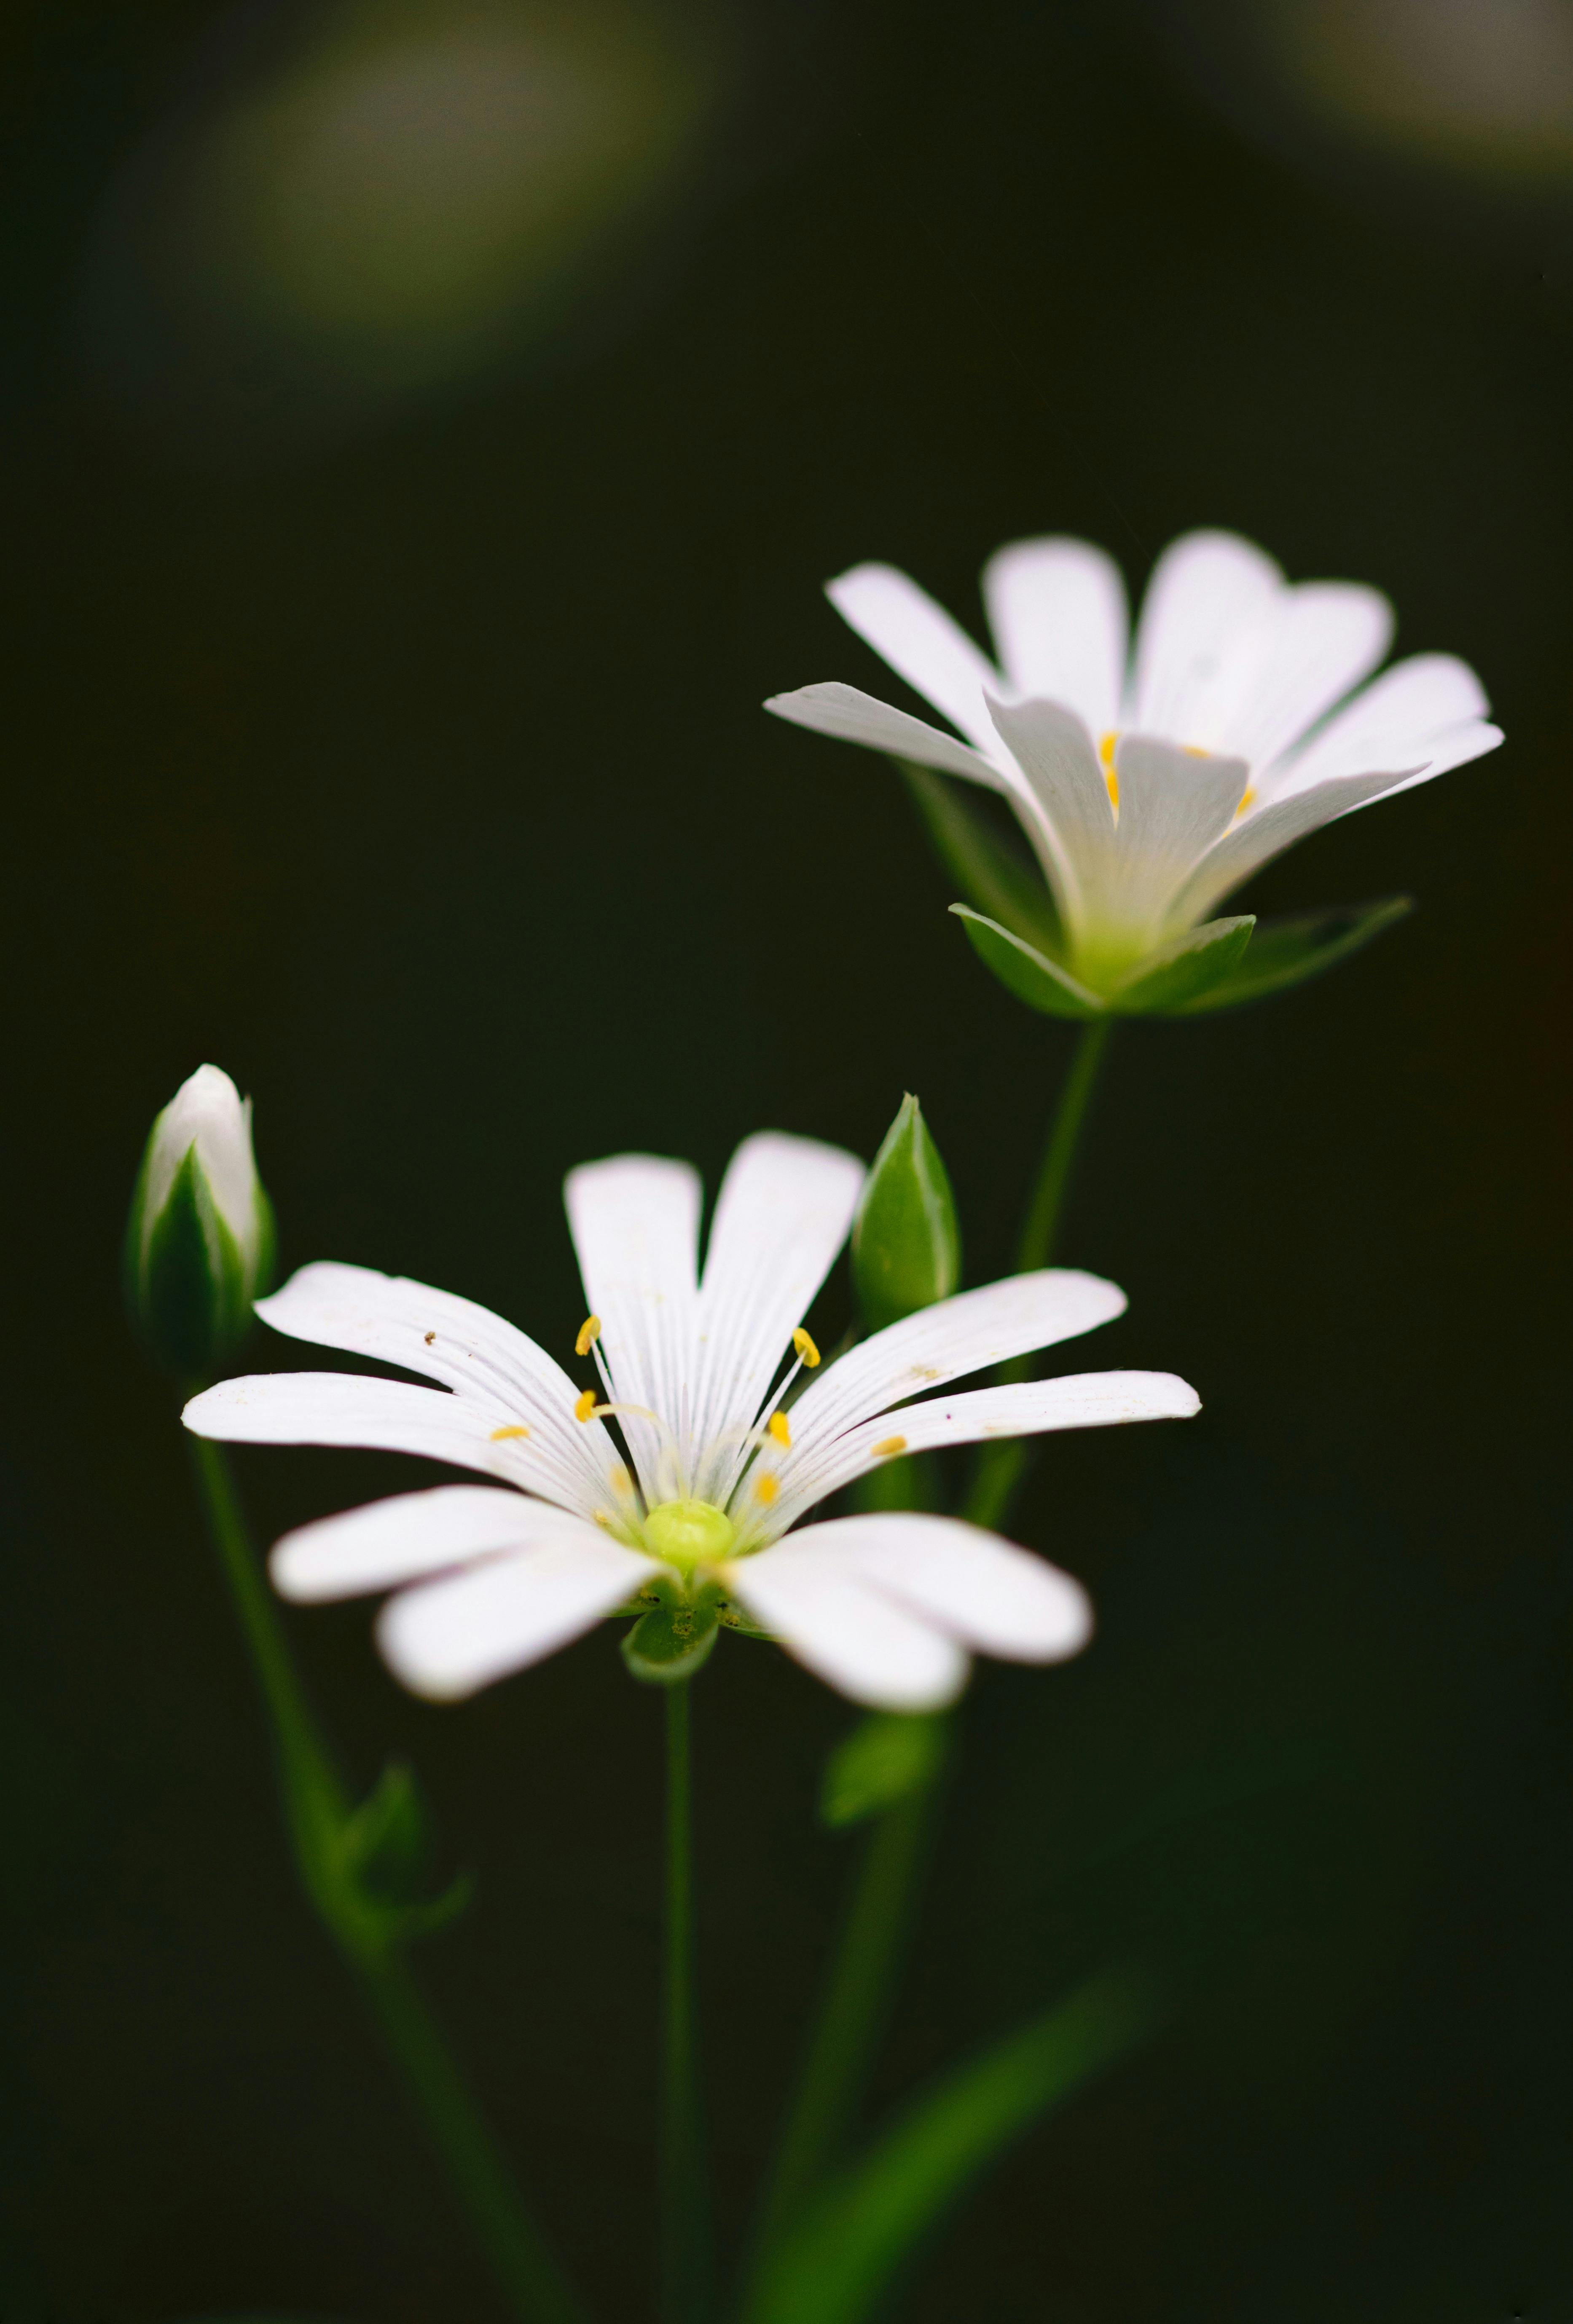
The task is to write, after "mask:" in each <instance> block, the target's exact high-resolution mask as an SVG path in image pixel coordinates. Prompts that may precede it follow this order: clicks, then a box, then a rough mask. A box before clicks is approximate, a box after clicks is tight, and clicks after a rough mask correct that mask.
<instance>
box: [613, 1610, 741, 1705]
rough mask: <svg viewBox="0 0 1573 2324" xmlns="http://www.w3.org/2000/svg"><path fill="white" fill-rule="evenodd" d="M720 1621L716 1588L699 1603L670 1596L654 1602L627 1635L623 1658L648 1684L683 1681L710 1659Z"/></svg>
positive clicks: (660, 1684)
mask: <svg viewBox="0 0 1573 2324" xmlns="http://www.w3.org/2000/svg"><path fill="white" fill-rule="evenodd" d="M719 1621H720V1606H719V1603H718V1601H717V1598H716V1596H715V1594H714V1593H713V1592H707V1593H706V1594H705V1595H704V1596H703V1597H701V1598H700V1599H699V1602H698V1603H697V1604H696V1605H687V1604H680V1603H677V1602H675V1601H671V1600H669V1601H667V1602H664V1603H662V1604H661V1605H659V1606H652V1608H651V1609H650V1611H649V1613H648V1614H642V1615H641V1616H640V1618H639V1619H638V1621H637V1622H635V1623H634V1628H632V1629H631V1630H630V1631H629V1632H628V1634H627V1636H626V1637H625V1638H624V1640H623V1659H624V1661H625V1663H626V1664H627V1665H628V1667H629V1669H630V1670H631V1671H632V1672H633V1674H634V1677H635V1678H638V1679H643V1680H644V1682H645V1683H646V1684H647V1685H652V1686H675V1685H679V1684H680V1683H681V1682H682V1681H683V1680H684V1679H689V1678H692V1677H693V1675H694V1674H695V1672H696V1671H697V1670H699V1668H700V1667H701V1666H702V1665H704V1664H705V1663H706V1662H708V1659H709V1656H710V1652H711V1649H712V1648H713V1646H715V1643H716V1631H717V1626H718V1624H719Z"/></svg>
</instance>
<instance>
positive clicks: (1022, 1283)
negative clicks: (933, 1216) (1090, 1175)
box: [783, 1267, 1126, 1475]
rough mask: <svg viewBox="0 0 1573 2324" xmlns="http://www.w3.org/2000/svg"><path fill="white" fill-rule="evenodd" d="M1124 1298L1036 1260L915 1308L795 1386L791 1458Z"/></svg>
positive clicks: (1040, 1344)
mask: <svg viewBox="0 0 1573 2324" xmlns="http://www.w3.org/2000/svg"><path fill="white" fill-rule="evenodd" d="M1125 1304H1126V1303H1125V1295H1124V1292H1123V1291H1122V1290H1121V1289H1120V1287H1119V1286H1118V1285H1117V1284H1115V1283H1106V1282H1105V1280H1104V1278H1103V1277H1102V1276H1099V1275H1084V1274H1083V1273H1082V1272H1081V1271H1080V1269H1079V1268H1069V1267H1046V1268H1038V1269H1037V1270H1036V1271H1035V1272H1034V1273H1032V1274H1031V1275H1007V1276H1006V1277H1004V1280H1003V1281H1001V1282H999V1283H985V1284H982V1285H980V1286H978V1288H977V1289H976V1291H958V1293H957V1294H956V1296H955V1297H954V1298H951V1299H940V1300H937V1301H936V1302H935V1304H934V1305H933V1306H931V1307H921V1308H919V1310H918V1312H917V1314H915V1315H907V1316H903V1318H902V1321H901V1322H900V1323H890V1324H887V1325H886V1327H885V1329H884V1331H883V1332H875V1333H874V1334H873V1336H872V1337H871V1338H869V1339H866V1340H864V1341H862V1342H860V1343H859V1345H858V1346H856V1348H852V1349H849V1350H848V1351H847V1354H846V1355H844V1356H838V1357H837V1360H836V1361H835V1362H834V1363H833V1364H831V1365H830V1366H829V1367H828V1369H827V1370H826V1371H824V1372H822V1373H821V1374H820V1376H819V1379H816V1380H813V1381H811V1382H810V1385H809V1386H808V1387H807V1388H805V1389H804V1390H803V1392H802V1394H801V1396H800V1397H799V1398H798V1400H797V1402H796V1404H795V1405H794V1406H792V1410H791V1432H792V1462H793V1463H794V1464H795V1462H796V1461H797V1459H798V1458H799V1457H800V1456H806V1455H807V1454H809V1453H810V1452H813V1451H814V1450H815V1449H816V1448H817V1447H819V1446H822V1445H825V1444H828V1443H829V1442H830V1441H831V1439H832V1438H834V1437H837V1436H839V1435H840V1434H842V1433H843V1432H844V1431H845V1430H847V1429H848V1428H854V1427H856V1425H857V1424H858V1423H859V1422H860V1421H864V1420H870V1419H873V1418H874V1416H876V1415H877V1414H879V1413H882V1412H888V1411H889V1410H890V1408H891V1406H892V1405H893V1404H902V1403H904V1402H905V1401H906V1399H907V1398H908V1397H914V1396H921V1395H922V1394H923V1393H924V1392H925V1390H927V1389H929V1388H942V1387H944V1385H945V1383H946V1382H947V1381H948V1380H953V1379H965V1378H966V1376H967V1373H968V1372H980V1371H985V1370H986V1369H988V1368H989V1367H990V1366H991V1365H994V1364H1003V1363H1008V1362H1009V1361H1010V1360H1011V1359H1012V1357H1013V1356H1023V1355H1027V1354H1029V1353H1031V1352H1032V1351H1033V1350H1034V1349H1037V1348H1052V1347H1057V1346H1058V1345H1059V1342H1060V1341H1062V1340H1073V1339H1075V1338H1076V1337H1077V1335H1078V1333H1082V1332H1091V1331H1096V1328H1097V1326H1098V1325H1099V1324H1100V1323H1112V1322H1113V1320H1114V1318H1115V1316H1116V1315H1122V1314H1124V1311H1125ZM785 1473H787V1471H783V1475H784V1474H785Z"/></svg>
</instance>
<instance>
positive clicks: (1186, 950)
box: [1109, 914, 1256, 1017]
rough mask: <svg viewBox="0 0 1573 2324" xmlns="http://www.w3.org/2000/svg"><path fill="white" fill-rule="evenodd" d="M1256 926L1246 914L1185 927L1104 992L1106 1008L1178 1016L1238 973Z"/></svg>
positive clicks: (1128, 1013) (1133, 1013) (1134, 1014)
mask: <svg viewBox="0 0 1573 2324" xmlns="http://www.w3.org/2000/svg"><path fill="white" fill-rule="evenodd" d="M1255 925H1256V923H1255V921H1254V919H1253V918H1251V917H1250V916H1249V914H1246V915H1244V916H1242V917H1240V918H1235V919H1228V920H1208V921H1207V922H1205V924H1204V925H1203V926H1202V927H1199V928H1187V930H1186V931H1185V934H1184V935H1183V936H1174V937H1172V938H1171V939H1170V942H1169V943H1168V944H1164V945H1159V946H1158V948H1157V950H1156V951H1154V952H1150V953H1148V954H1147V955H1146V957H1145V958H1144V959H1143V960H1139V961H1138V962H1137V963H1136V965H1135V967H1134V968H1133V969H1132V970H1131V972H1130V973H1129V975H1127V976H1126V977H1125V978H1124V981H1123V982H1121V983H1119V984H1116V985H1115V989H1114V991H1112V992H1111V993H1110V994H1109V1007H1110V1009H1111V1010H1114V1011H1115V1014H1116V1015H1117V1016H1121V1017H1175V1016H1178V1015H1180V1013H1181V1011H1183V1010H1186V1009H1189V1008H1191V1007H1193V1006H1194V1005H1195V1004H1196V1003H1197V1002H1198V1001H1202V1000H1203V999H1204V997H1205V995H1206V994H1208V993H1209V992H1210V991H1212V990H1213V988H1214V986H1215V985H1217V984H1219V983H1221V982H1223V980H1224V979H1225V978H1226V977H1227V976H1229V975H1231V974H1232V973H1234V972H1235V971H1236V970H1237V969H1238V967H1239V964H1240V962H1241V959H1242V958H1243V956H1244V954H1245V948H1246V946H1247V945H1249V943H1250V941H1251V931H1252V929H1253V928H1254V927H1255Z"/></svg>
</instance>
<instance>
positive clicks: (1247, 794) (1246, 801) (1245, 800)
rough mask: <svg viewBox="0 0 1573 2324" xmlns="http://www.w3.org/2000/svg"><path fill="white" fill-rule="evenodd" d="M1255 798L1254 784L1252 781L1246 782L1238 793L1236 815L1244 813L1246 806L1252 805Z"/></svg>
mask: <svg viewBox="0 0 1573 2324" xmlns="http://www.w3.org/2000/svg"><path fill="white" fill-rule="evenodd" d="M1255 800H1256V786H1255V784H1254V783H1247V784H1246V786H1245V789H1244V790H1243V791H1242V792H1241V794H1240V804H1239V806H1238V807H1236V808H1235V814H1236V815H1244V814H1245V809H1246V808H1247V807H1253V806H1254V804H1255Z"/></svg>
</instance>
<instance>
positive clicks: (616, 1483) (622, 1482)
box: [612, 1461, 634, 1500]
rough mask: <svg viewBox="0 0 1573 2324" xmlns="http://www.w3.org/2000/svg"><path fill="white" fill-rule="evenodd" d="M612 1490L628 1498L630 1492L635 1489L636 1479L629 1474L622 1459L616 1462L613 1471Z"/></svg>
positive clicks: (623, 1497)
mask: <svg viewBox="0 0 1573 2324" xmlns="http://www.w3.org/2000/svg"><path fill="white" fill-rule="evenodd" d="M612 1490H613V1491H614V1492H615V1493H616V1494H618V1495H619V1496H620V1497H621V1498H622V1499H624V1500H626V1499H627V1498H628V1496H629V1494H630V1493H631V1492H632V1491H633V1490H634V1480H633V1478H632V1477H631V1476H630V1475H629V1474H628V1471H627V1470H626V1469H625V1467H624V1466H623V1463H622V1462H621V1461H619V1462H616V1464H615V1467H614V1468H613V1471H612Z"/></svg>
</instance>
